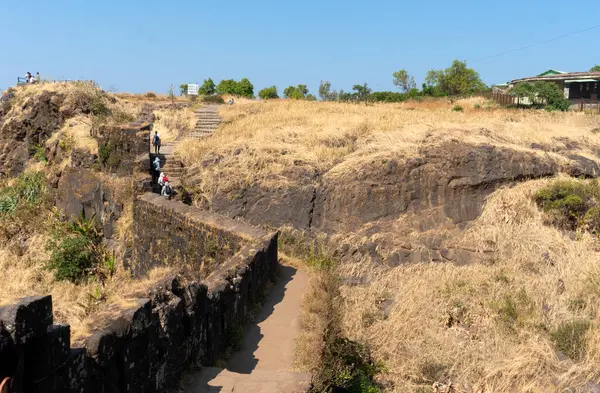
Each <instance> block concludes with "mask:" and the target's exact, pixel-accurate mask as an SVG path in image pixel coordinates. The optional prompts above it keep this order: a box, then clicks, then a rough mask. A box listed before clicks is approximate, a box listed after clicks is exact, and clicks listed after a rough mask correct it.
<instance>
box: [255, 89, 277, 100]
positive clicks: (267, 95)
mask: <svg viewBox="0 0 600 393" xmlns="http://www.w3.org/2000/svg"><path fill="white" fill-rule="evenodd" d="M258 96H259V97H260V98H261V99H262V100H270V99H274V98H279V95H278V94H277V87H276V86H271V87H265V88H264V89H262V90H261V91H259V92H258Z"/></svg>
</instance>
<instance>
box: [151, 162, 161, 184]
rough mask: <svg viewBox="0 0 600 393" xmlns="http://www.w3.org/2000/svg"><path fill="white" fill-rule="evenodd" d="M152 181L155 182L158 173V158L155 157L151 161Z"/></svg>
mask: <svg viewBox="0 0 600 393" xmlns="http://www.w3.org/2000/svg"><path fill="white" fill-rule="evenodd" d="M152 169H153V171H152V181H153V182H157V181H158V178H159V175H160V158H158V157H155V158H154V162H153V163H152Z"/></svg>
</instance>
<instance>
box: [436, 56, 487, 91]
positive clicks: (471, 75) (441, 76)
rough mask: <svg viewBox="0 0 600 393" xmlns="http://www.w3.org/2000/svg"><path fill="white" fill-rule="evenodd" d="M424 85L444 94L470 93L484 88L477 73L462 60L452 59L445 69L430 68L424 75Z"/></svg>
mask: <svg viewBox="0 0 600 393" xmlns="http://www.w3.org/2000/svg"><path fill="white" fill-rule="evenodd" d="M425 83H426V86H428V87H431V88H433V90H434V91H435V90H436V89H437V90H438V92H439V93H441V94H445V95H461V94H472V93H474V92H476V91H480V90H483V89H485V88H486V85H485V84H484V83H483V82H482V81H481V78H480V77H479V73H477V71H475V70H474V69H472V68H468V67H467V63H466V62H464V61H459V60H454V61H453V62H452V65H451V66H450V67H448V68H446V69H445V70H430V71H428V72H427V76H426V77H425Z"/></svg>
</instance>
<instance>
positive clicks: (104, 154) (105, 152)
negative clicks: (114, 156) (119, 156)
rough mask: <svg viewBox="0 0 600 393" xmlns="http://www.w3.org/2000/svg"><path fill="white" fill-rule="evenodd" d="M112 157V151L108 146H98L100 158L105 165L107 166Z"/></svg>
mask: <svg viewBox="0 0 600 393" xmlns="http://www.w3.org/2000/svg"><path fill="white" fill-rule="evenodd" d="M109 157H110V149H109V147H108V146H107V145H104V144H100V145H99V146H98V158H100V162H101V163H102V164H103V165H106V162H107V161H108V158H109Z"/></svg>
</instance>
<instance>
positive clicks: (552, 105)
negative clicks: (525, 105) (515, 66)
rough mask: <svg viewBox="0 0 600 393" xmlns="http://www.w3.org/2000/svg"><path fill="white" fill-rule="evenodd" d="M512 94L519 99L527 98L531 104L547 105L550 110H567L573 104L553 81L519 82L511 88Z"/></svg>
mask: <svg viewBox="0 0 600 393" xmlns="http://www.w3.org/2000/svg"><path fill="white" fill-rule="evenodd" d="M510 94H512V95H514V96H517V97H519V99H521V98H527V99H528V100H529V102H530V103H531V104H533V105H538V106H540V105H541V106H545V107H546V109H548V110H560V111H567V110H569V108H570V106H571V101H569V100H568V99H566V98H565V96H564V93H563V90H562V89H561V88H560V87H559V86H558V85H557V84H556V83H553V82H545V81H538V82H533V83H530V82H525V83H519V84H517V85H516V86H515V87H513V88H512V89H511V90H510Z"/></svg>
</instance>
